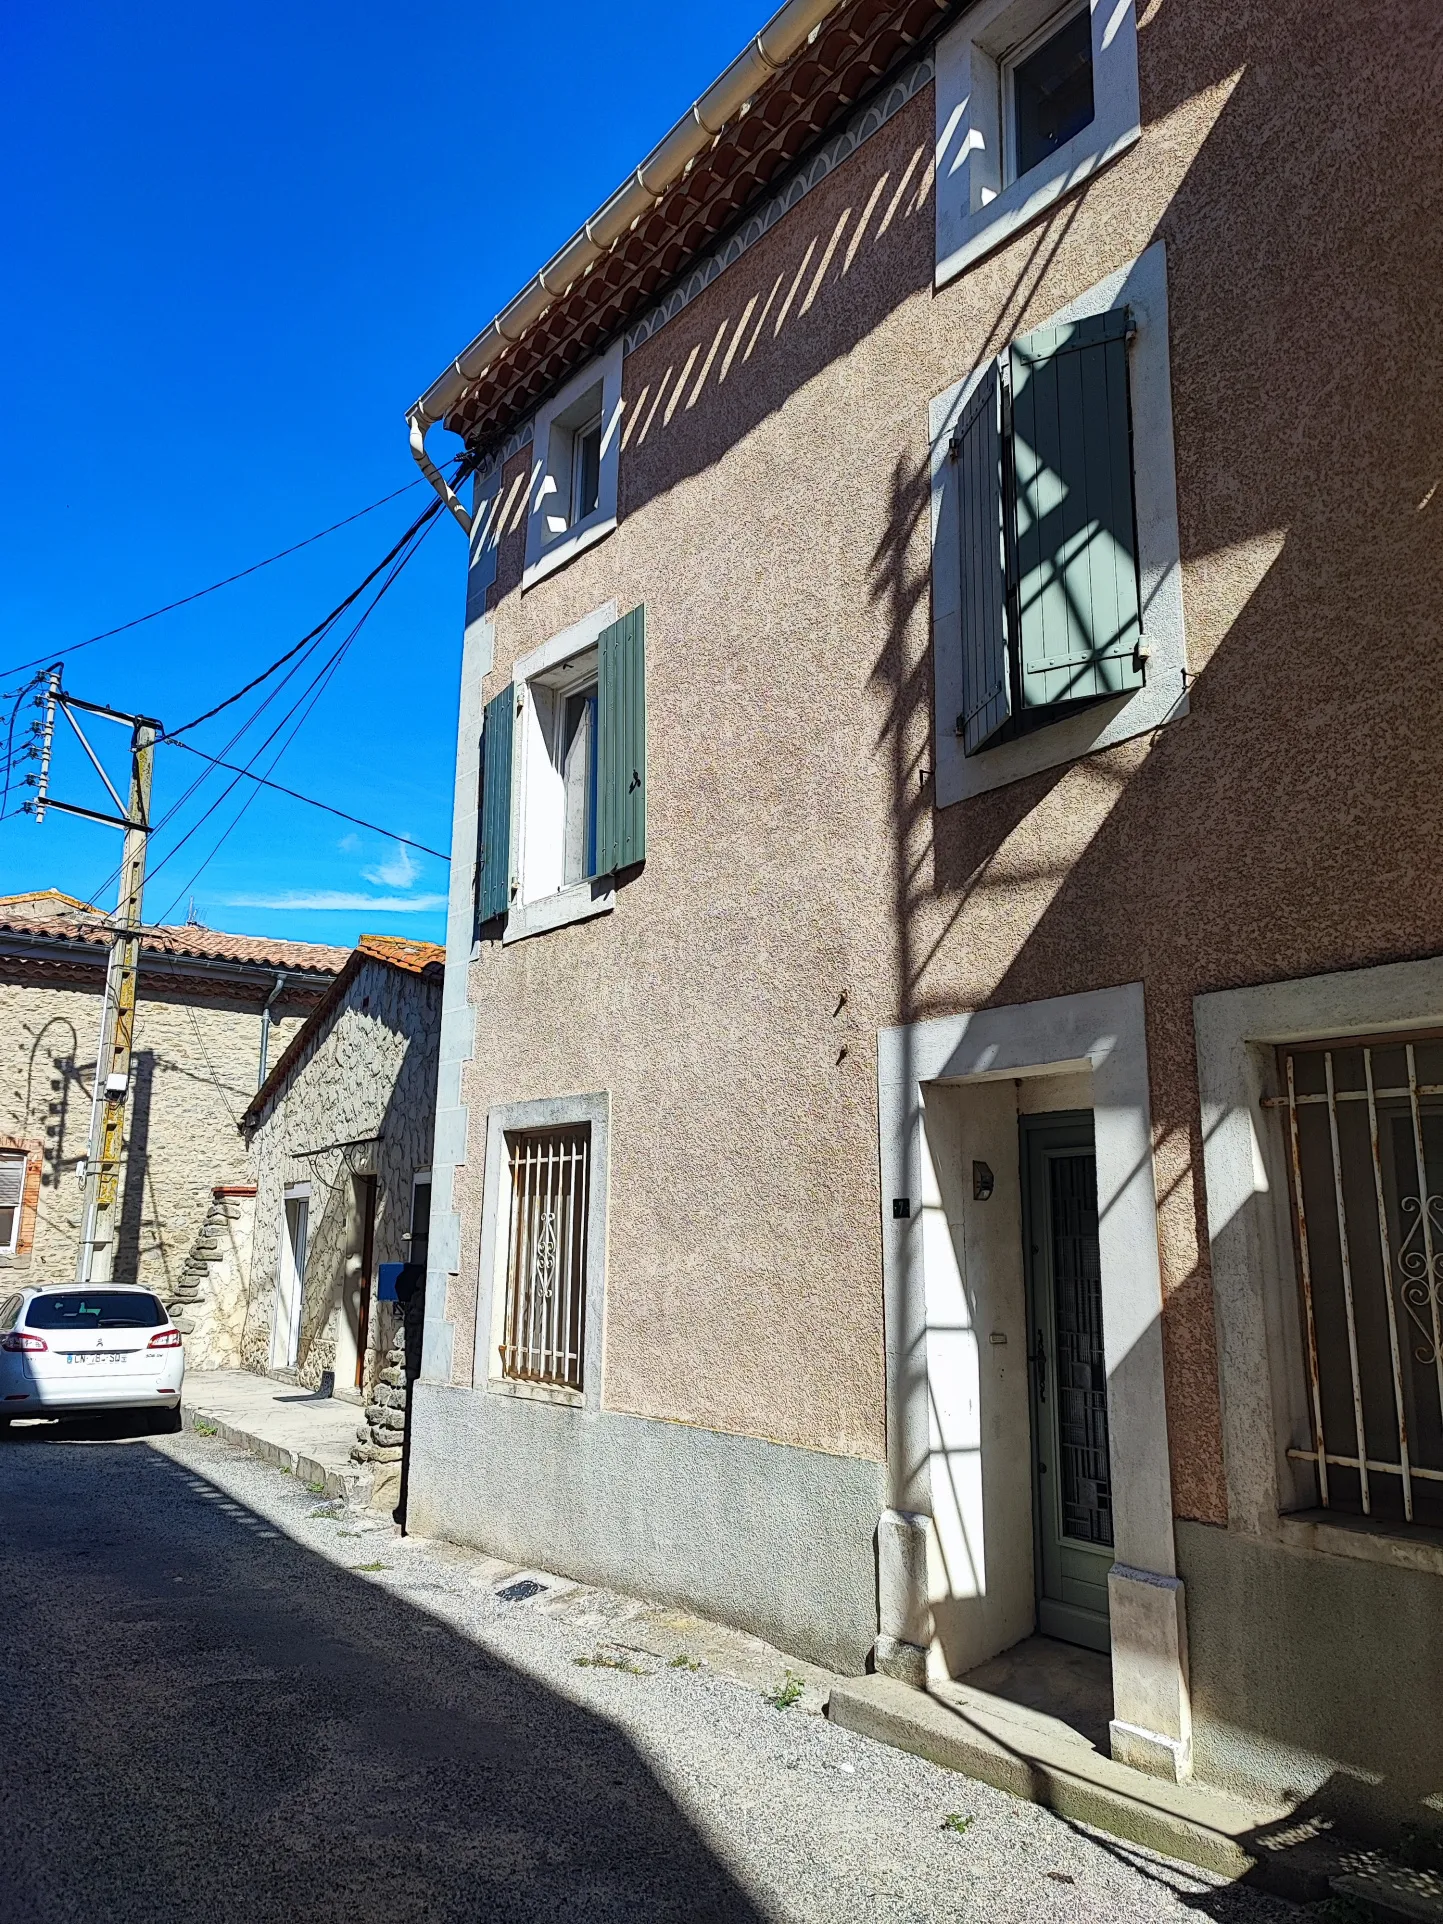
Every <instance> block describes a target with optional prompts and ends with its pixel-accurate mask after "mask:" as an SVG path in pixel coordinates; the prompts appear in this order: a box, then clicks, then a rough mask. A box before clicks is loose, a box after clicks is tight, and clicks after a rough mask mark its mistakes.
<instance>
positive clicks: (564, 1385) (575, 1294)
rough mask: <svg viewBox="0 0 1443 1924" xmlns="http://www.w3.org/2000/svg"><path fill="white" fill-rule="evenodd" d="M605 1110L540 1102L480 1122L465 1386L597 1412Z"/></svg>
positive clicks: (601, 1099)
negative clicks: (479, 1188) (477, 1247)
mask: <svg viewBox="0 0 1443 1924" xmlns="http://www.w3.org/2000/svg"><path fill="white" fill-rule="evenodd" d="M609 1113H610V1104H609V1100H608V1098H607V1096H606V1095H605V1094H604V1093H597V1094H592V1095H580V1096H557V1097H544V1098H541V1099H539V1100H535V1101H530V1102H517V1103H510V1104H507V1105H505V1106H503V1107H501V1108H497V1109H493V1110H492V1111H491V1112H490V1114H489V1115H488V1116H487V1119H486V1174H485V1186H484V1191H483V1202H482V1217H481V1265H480V1272H479V1276H480V1292H481V1293H480V1299H479V1300H478V1302H477V1306H476V1349H475V1356H474V1363H473V1368H474V1380H475V1382H477V1383H478V1384H482V1383H484V1384H485V1385H486V1386H487V1387H488V1389H490V1390H491V1391H493V1392H495V1393H496V1394H498V1395H506V1396H520V1397H534V1398H537V1399H539V1400H541V1401H545V1402H551V1403H561V1404H570V1405H572V1406H574V1407H577V1408H581V1407H583V1406H584V1407H585V1408H587V1409H590V1410H596V1409H599V1408H600V1405H601V1359H602V1350H603V1346H604V1306H605V1276H606V1204H607V1169H608V1125H609Z"/></svg>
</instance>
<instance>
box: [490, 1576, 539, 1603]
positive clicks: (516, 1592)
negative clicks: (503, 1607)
mask: <svg viewBox="0 0 1443 1924" xmlns="http://www.w3.org/2000/svg"><path fill="white" fill-rule="evenodd" d="M545 1590H546V1585H545V1584H544V1583H537V1582H536V1581H535V1580H534V1579H533V1578H531V1577H523V1578H522V1579H521V1581H520V1582H519V1583H508V1584H507V1586H506V1588H505V1589H504V1590H498V1591H497V1592H496V1595H497V1596H498V1597H499V1598H500V1599H501V1601H502V1602H503V1603H525V1601H526V1599H527V1598H528V1597H539V1596H542V1595H543V1594H544V1593H545Z"/></svg>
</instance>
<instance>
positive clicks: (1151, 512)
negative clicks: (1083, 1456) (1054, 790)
mask: <svg viewBox="0 0 1443 1924" xmlns="http://www.w3.org/2000/svg"><path fill="white" fill-rule="evenodd" d="M1123 306H1126V307H1129V308H1131V310H1132V317H1133V321H1134V323H1135V325H1136V330H1137V331H1136V333H1135V334H1134V336H1133V338H1132V341H1131V344H1130V346H1129V349H1128V384H1129V387H1130V390H1131V398H1132V468H1133V484H1134V492H1135V495H1136V500H1137V545H1138V557H1137V559H1138V578H1139V589H1140V595H1139V605H1140V610H1141V614H1142V631H1143V640H1144V642H1145V643H1146V645H1147V647H1148V649H1149V650H1150V654H1149V657H1148V662H1147V680H1146V685H1145V686H1144V687H1142V688H1138V689H1135V690H1134V691H1133V692H1132V693H1131V694H1128V695H1121V696H1118V697H1117V698H1115V699H1114V700H1111V701H1102V702H1095V703H1093V704H1092V705H1090V706H1089V707H1087V708H1084V709H1082V710H1081V711H1080V712H1078V713H1077V714H1074V715H1067V716H1064V717H1063V718H1062V719H1061V720H1060V721H1054V722H1049V723H1048V724H1047V725H1046V726H1045V727H1042V728H1035V729H1033V730H1031V731H1030V732H1029V733H1027V734H1025V735H1019V736H1018V737H1016V739H1015V740H1013V741H1008V742H1001V743H999V744H998V745H997V746H996V747H994V748H984V749H982V750H980V751H979V752H978V753H977V754H975V755H965V754H964V753H963V752H962V742H961V738H960V737H959V736H958V735H957V733H956V730H955V727H954V722H953V718H954V717H955V716H956V715H957V714H959V713H960V712H961V710H962V707H963V694H962V543H961V531H960V526H959V520H958V515H959V501H958V493H959V486H958V473H957V463H956V462H955V461H954V460H953V459H952V457H951V442H952V436H953V433H954V432H955V430H956V427H957V423H958V422H959V421H960V420H961V418H962V410H963V409H964V407H965V406H966V405H967V402H968V401H969V400H970V399H971V397H972V394H973V393H974V391H975V390H976V387H977V384H978V382H979V381H980V380H981V379H982V378H983V376H984V375H985V373H986V371H987V368H988V367H989V366H990V365H991V360H990V359H989V360H988V361H986V362H984V363H983V364H982V365H981V366H979V367H976V368H974V369H973V370H972V372H971V373H970V374H969V375H968V376H967V378H966V379H965V380H963V381H959V382H958V383H957V384H956V385H955V386H953V387H950V388H947V389H946V390H945V391H944V392H943V393H941V394H939V395H938V396H937V398H936V399H935V400H934V401H933V402H932V405H931V407H930V409H929V411H928V425H929V430H930V438H931V444H932V665H933V677H934V686H935V689H936V707H935V739H936V764H935V765H936V771H937V775H936V783H935V790H936V797H937V806H938V807H939V808H946V807H948V806H949V805H950V804H951V803H953V802H960V801H965V800H966V799H967V797H968V796H970V795H980V794H983V793H984V792H985V791H986V790H988V789H991V788H1000V787H1002V786H1003V785H1004V784H1005V783H1007V782H1015V781H1017V780H1018V779H1019V778H1020V777H1022V776H1024V775H1034V774H1036V773H1037V772H1038V771H1039V770H1041V769H1044V768H1056V767H1058V766H1059V765H1060V764H1061V763H1063V762H1071V761H1076V760H1077V759H1078V758H1079V757H1080V756H1083V755H1089V754H1092V753H1094V752H1095V751H1097V750H1098V749H1102V748H1110V747H1112V746H1113V744H1114V743H1116V742H1122V741H1127V740H1129V739H1130V738H1131V737H1132V736H1134V735H1145V734H1150V733H1151V731H1152V730H1153V729H1155V728H1160V727H1162V726H1163V724H1164V723H1166V722H1171V721H1177V720H1179V719H1180V718H1181V717H1182V716H1184V715H1186V714H1187V712H1188V695H1187V639H1186V636H1185V634H1184V632H1183V602H1182V556H1181V541H1180V537H1179V534H1178V525H1177V470H1176V465H1175V461H1174V455H1173V437H1172V383H1171V376H1170V373H1169V356H1168V311H1167V253H1166V249H1165V247H1164V244H1163V242H1162V241H1154V242H1153V244H1152V245H1151V247H1149V248H1147V249H1146V250H1145V251H1144V252H1143V253H1141V254H1140V255H1139V256H1138V257H1137V259H1136V260H1134V261H1131V262H1129V263H1128V265H1127V266H1125V267H1121V268H1119V269H1118V270H1117V271H1116V272H1115V273H1113V274H1109V275H1108V276H1107V278H1106V280H1102V281H1099V282H1098V283H1097V284H1096V286H1095V287H1090V288H1089V289H1088V290H1087V292H1086V293H1085V294H1080V295H1079V296H1078V298H1077V299H1076V300H1075V301H1070V302H1069V303H1068V305H1067V306H1066V307H1064V308H1062V309H1061V310H1060V312H1058V313H1057V314H1054V315H1052V316H1051V317H1050V318H1049V319H1048V320H1047V321H1045V322H1042V323H1040V324H1039V325H1042V326H1056V325H1059V324H1061V323H1064V322H1067V321H1078V320H1083V319H1085V318H1086V317H1087V316H1089V315H1092V314H1106V313H1107V312H1108V311H1109V310H1110V309H1112V308H1115V307H1123Z"/></svg>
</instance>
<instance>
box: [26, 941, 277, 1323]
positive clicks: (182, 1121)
mask: <svg viewBox="0 0 1443 1924" xmlns="http://www.w3.org/2000/svg"><path fill="white" fill-rule="evenodd" d="M24 975H25V965H23V964H20V963H15V962H3V961H0V1136H11V1137H16V1138H25V1139H30V1140H34V1141H38V1142H39V1143H40V1144H41V1145H42V1149H41V1168H40V1185H39V1191H38V1196H37V1206H36V1216H35V1236H34V1242H33V1246H32V1248H31V1249H30V1251H29V1252H28V1253H26V1254H23V1255H20V1256H16V1257H3V1256H0V1275H3V1274H6V1273H7V1272H10V1273H18V1274H21V1275H25V1276H32V1275H33V1276H36V1277H41V1276H58V1277H61V1278H64V1277H68V1276H72V1275H73V1274H74V1272H75V1262H76V1254H77V1248H78V1243H79V1237H80V1220H81V1206H82V1202H83V1191H82V1187H81V1183H80V1181H79V1179H78V1177H77V1175H76V1169H77V1165H78V1164H79V1163H80V1161H81V1159H82V1158H83V1157H84V1155H85V1152H86V1146H87V1140H88V1137H89V1131H90V1089H91V1081H92V1078H93V1076H94V1073H95V1052H96V1044H97V1040H98V1037H99V1031H100V1001H101V995H100V991H101V983H102V977H101V974H100V972H99V971H98V970H97V971H96V972H95V976H94V987H93V988H91V987H90V986H88V985H87V984H86V983H85V982H84V981H76V982H75V983H74V984H72V985H65V984H56V983H53V982H39V981H35V980H33V979H32V980H26V979H24ZM198 986H199V985H194V984H192V985H191V987H189V988H182V987H181V986H180V985H179V984H177V985H176V986H175V987H173V988H172V987H170V986H169V985H168V984H163V982H162V981H161V980H160V979H159V978H158V977H157V976H156V975H154V974H153V975H152V976H151V977H150V980H149V981H147V979H146V976H145V974H144V973H143V972H142V976H141V984H140V994H139V998H138V1001H137V1005H136V1023H135V1050H134V1057H133V1067H132V1073H131V1081H130V1095H129V1099H128V1102H127V1105H126V1120H125V1138H126V1154H125V1163H124V1166H123V1169H122V1175H121V1197H122V1205H121V1217H120V1238H119V1247H118V1249H117V1252H116V1262H115V1276H116V1278H117V1280H118V1281H122V1282H141V1283H146V1284H149V1285H151V1286H152V1287H154V1288H156V1289H158V1290H160V1291H161V1292H162V1294H165V1293H166V1292H168V1291H170V1290H172V1289H174V1288H175V1286H176V1285H177V1284H178V1283H179V1280H180V1274H181V1270H182V1268H183V1266H184V1264H185V1260H186V1257H187V1255H188V1254H189V1252H190V1250H191V1248H192V1246H193V1245H194V1243H195V1240H196V1237H197V1236H198V1235H199V1233H200V1230H201V1226H202V1224H203V1223H204V1221H205V1218H206V1215H207V1212H208V1211H209V1209H210V1207H211V1203H212V1200H213V1192H214V1189H215V1186H216V1185H217V1184H227V1183H232V1184H234V1183H245V1182H246V1181H248V1180H249V1164H248V1158H247V1153H246V1144H245V1141H244V1139H243V1137H242V1136H241V1133H240V1129H239V1127H238V1123H239V1119H240V1116H241V1113H242V1111H243V1110H244V1109H245V1106H246V1104H247V1102H249V1101H250V1099H251V1097H252V1095H254V1093H255V1086H256V1068H257V1063H258V1060H259V1052H260V1009H259V1003H258V1002H256V1003H255V1004H248V1003H247V1002H246V1001H242V1000H238V999H236V998H234V997H229V998H227V997H221V996H217V995H208V994H205V993H198V992H196V990H197V989H198ZM312 1006H314V1003H313V1001H312V1002H310V1003H308V1002H306V1001H303V1000H301V999H299V998H285V999H283V1000H282V1002H281V1004H280V1014H279V1017H278V1018H273V1020H272V1024H271V1042H270V1047H271V1060H272V1062H274V1061H275V1060H276V1059H277V1056H278V1055H279V1053H280V1051H281V1050H282V1049H284V1047H285V1046H286V1043H287V1042H288V1041H289V1040H290V1038H291V1037H292V1036H293V1035H294V1034H295V1032H296V1030H297V1029H298V1028H299V1027H300V1025H301V1022H302V1021H303V1019H304V1016H305V1013H306V1010H307V1008H308V1007H312Z"/></svg>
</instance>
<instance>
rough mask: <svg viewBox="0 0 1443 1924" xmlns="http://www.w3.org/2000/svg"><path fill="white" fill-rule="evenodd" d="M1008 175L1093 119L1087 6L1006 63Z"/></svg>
mask: <svg viewBox="0 0 1443 1924" xmlns="http://www.w3.org/2000/svg"><path fill="white" fill-rule="evenodd" d="M1003 72H1004V82H1003V84H1004V86H1005V88H1006V90H1007V98H1006V104H1005V112H1006V117H1007V121H1008V126H1009V131H1010V136H1011V138H1010V140H1009V142H1008V146H1009V149H1010V152H1009V155H1008V161H1009V176H1010V178H1011V179H1013V180H1016V179H1017V178H1018V177H1019V176H1020V175H1022V174H1026V173H1030V172H1031V170H1032V169H1033V168H1034V167H1038V166H1041V164H1042V163H1043V161H1045V160H1048V159H1050V158H1051V156H1052V155H1053V154H1055V153H1056V152H1057V150H1058V148H1059V147H1062V146H1065V145H1066V143H1067V142H1068V141H1069V140H1071V139H1072V137H1073V136H1074V134H1080V133H1081V132H1082V130H1083V128H1084V127H1089V126H1091V124H1092V119H1093V99H1092V22H1091V18H1090V15H1089V12H1088V9H1087V8H1086V7H1083V8H1081V9H1080V11H1078V12H1076V13H1074V14H1073V15H1072V16H1071V18H1070V19H1068V20H1067V21H1065V22H1064V23H1063V25H1061V26H1058V25H1057V23H1056V21H1050V22H1049V23H1048V25H1047V26H1046V27H1044V28H1043V30H1042V33H1041V34H1040V35H1034V36H1033V37H1032V38H1031V39H1029V40H1027V41H1026V42H1024V44H1023V46H1022V47H1021V48H1019V49H1018V51H1017V53H1015V54H1014V55H1012V57H1011V58H1010V59H1009V60H1008V61H1007V62H1006V63H1005V66H1004V69H1003Z"/></svg>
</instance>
